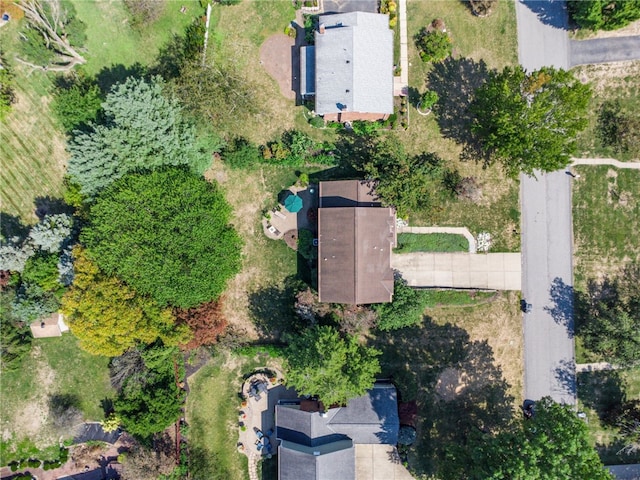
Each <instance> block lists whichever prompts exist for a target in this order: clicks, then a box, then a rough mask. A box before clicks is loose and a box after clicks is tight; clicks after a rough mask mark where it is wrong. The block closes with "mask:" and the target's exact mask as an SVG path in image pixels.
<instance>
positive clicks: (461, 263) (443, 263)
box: [391, 252, 522, 290]
mask: <svg viewBox="0 0 640 480" xmlns="http://www.w3.org/2000/svg"><path fill="white" fill-rule="evenodd" d="M391 267H392V268H394V269H396V270H398V271H399V272H400V273H401V274H402V277H403V278H404V279H405V280H406V281H407V283H408V284H409V285H410V286H412V287H449V288H481V289H488V290H520V286H521V281H522V273H521V260H520V254H519V253H488V254H470V253H427V252H416V253H403V254H397V253H394V254H393V255H392V256H391Z"/></svg>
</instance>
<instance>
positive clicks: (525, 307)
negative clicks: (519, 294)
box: [520, 298, 533, 313]
mask: <svg viewBox="0 0 640 480" xmlns="http://www.w3.org/2000/svg"><path fill="white" fill-rule="evenodd" d="M532 308H533V306H532V305H531V304H530V303H527V301H526V300H525V299H524V298H523V299H522V300H520V310H522V311H523V312H524V313H531V309H532Z"/></svg>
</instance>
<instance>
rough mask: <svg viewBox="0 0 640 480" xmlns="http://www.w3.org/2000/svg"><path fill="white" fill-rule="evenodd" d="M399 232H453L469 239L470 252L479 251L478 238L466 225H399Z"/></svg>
mask: <svg viewBox="0 0 640 480" xmlns="http://www.w3.org/2000/svg"><path fill="white" fill-rule="evenodd" d="M397 232H398V233H451V234H453V235H462V236H463V237H465V238H466V239H467V240H468V241H469V253H477V246H476V239H475V238H474V236H473V235H471V232H470V231H469V229H468V228H466V227H398V229H397ZM405 255H406V254H405Z"/></svg>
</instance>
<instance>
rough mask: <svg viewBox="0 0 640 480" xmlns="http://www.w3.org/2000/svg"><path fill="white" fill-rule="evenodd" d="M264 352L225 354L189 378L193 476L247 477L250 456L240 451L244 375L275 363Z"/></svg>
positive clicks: (212, 479) (240, 479) (232, 479)
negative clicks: (239, 439) (240, 412)
mask: <svg viewBox="0 0 640 480" xmlns="http://www.w3.org/2000/svg"><path fill="white" fill-rule="evenodd" d="M273 361H274V360H272V359H269V358H268V357H266V356H264V355H256V356H253V357H251V358H249V357H246V356H241V355H236V354H223V353H220V354H218V356H216V357H215V358H213V359H212V360H211V361H210V362H209V364H207V365H206V366H204V367H203V368H202V369H201V370H199V371H198V372H197V373H196V374H194V375H193V376H192V377H190V378H189V388H190V393H189V397H188V398H187V407H186V413H187V422H188V423H189V426H190V427H189V450H190V452H191V461H192V469H191V475H192V476H193V478H203V479H204V478H206V479H207V480H245V479H247V478H249V475H248V470H247V457H246V456H245V455H243V454H241V453H239V452H238V449H237V446H236V445H237V442H238V434H239V428H238V411H239V410H240V401H241V400H240V397H239V395H238V394H239V392H240V388H241V385H242V380H243V375H245V374H248V373H251V371H252V370H253V369H255V368H257V367H264V366H270V365H272V363H273Z"/></svg>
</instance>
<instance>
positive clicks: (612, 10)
mask: <svg viewBox="0 0 640 480" xmlns="http://www.w3.org/2000/svg"><path fill="white" fill-rule="evenodd" d="M567 7H568V9H569V14H570V15H571V18H572V19H573V20H574V21H575V22H576V23H577V24H578V26H579V27H580V28H587V29H590V30H616V29H618V28H622V27H625V26H627V25H629V23H631V22H633V21H635V20H637V19H639V18H640V0H569V1H568V2H567Z"/></svg>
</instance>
